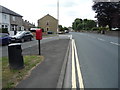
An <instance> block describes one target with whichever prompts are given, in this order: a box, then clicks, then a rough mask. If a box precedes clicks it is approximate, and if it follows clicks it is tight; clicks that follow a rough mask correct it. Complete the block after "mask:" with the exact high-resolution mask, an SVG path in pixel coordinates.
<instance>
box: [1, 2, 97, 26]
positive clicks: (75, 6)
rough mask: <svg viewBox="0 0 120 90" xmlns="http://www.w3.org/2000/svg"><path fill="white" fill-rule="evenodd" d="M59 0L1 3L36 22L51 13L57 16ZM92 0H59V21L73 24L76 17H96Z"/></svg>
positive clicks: (69, 24) (66, 24) (64, 24)
mask: <svg viewBox="0 0 120 90" xmlns="http://www.w3.org/2000/svg"><path fill="white" fill-rule="evenodd" d="M57 1H58V0H50V1H48V0H1V5H3V6H5V7H7V8H9V9H11V10H13V11H15V12H16V13H19V14H21V15H22V16H23V18H24V19H27V20H29V21H30V22H34V23H36V25H37V20H38V19H40V18H42V17H43V16H45V15H46V14H50V15H52V16H54V17H55V18H57ZM92 4H93V3H92V0H59V16H60V19H59V22H60V24H61V25H63V26H71V25H72V22H73V21H74V19H76V18H83V19H84V18H88V19H89V18H90V19H94V16H95V13H94V11H92V9H91V6H92Z"/></svg>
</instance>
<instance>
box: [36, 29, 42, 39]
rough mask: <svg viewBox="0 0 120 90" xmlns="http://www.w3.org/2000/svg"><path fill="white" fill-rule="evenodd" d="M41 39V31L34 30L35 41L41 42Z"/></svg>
mask: <svg viewBox="0 0 120 90" xmlns="http://www.w3.org/2000/svg"><path fill="white" fill-rule="evenodd" d="M41 39H42V29H37V30H36V40H41Z"/></svg>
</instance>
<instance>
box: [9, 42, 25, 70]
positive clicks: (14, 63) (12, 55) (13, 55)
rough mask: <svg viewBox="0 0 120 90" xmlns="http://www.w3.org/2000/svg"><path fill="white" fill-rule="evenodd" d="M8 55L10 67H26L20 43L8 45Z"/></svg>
mask: <svg viewBox="0 0 120 90" xmlns="http://www.w3.org/2000/svg"><path fill="white" fill-rule="evenodd" d="M8 57H9V67H10V69H22V68H24V61H23V56H22V49H21V44H20V43H14V44H9V45H8Z"/></svg>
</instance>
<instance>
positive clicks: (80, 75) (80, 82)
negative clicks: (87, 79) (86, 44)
mask: <svg viewBox="0 0 120 90" xmlns="http://www.w3.org/2000/svg"><path fill="white" fill-rule="evenodd" d="M74 49H75V58H76V66H77V72H78V82H79V88H80V89H82V90H84V84H83V78H82V73H81V69H80V64H79V60H78V54H77V49H76V45H75V41H74Z"/></svg>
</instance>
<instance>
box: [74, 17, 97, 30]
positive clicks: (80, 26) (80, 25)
mask: <svg viewBox="0 0 120 90" xmlns="http://www.w3.org/2000/svg"><path fill="white" fill-rule="evenodd" d="M93 27H96V22H95V21H94V20H88V19H84V20H82V19H78V18H77V19H75V20H74V22H73V24H72V29H74V30H75V31H80V30H91V29H92V28H93Z"/></svg>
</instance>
